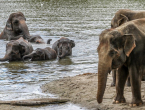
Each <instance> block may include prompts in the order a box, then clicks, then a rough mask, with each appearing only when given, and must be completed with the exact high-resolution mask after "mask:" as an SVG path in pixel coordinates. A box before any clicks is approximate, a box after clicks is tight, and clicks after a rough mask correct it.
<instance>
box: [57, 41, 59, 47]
mask: <svg viewBox="0 0 145 110" xmlns="http://www.w3.org/2000/svg"><path fill="white" fill-rule="evenodd" d="M59 43H60V40H58V41H57V47H58V48H59Z"/></svg>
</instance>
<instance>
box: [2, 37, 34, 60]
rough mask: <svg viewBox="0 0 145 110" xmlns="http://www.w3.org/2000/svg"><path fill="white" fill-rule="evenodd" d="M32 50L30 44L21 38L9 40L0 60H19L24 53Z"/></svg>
mask: <svg viewBox="0 0 145 110" xmlns="http://www.w3.org/2000/svg"><path fill="white" fill-rule="evenodd" d="M32 51H33V47H32V45H31V44H30V43H29V42H27V41H26V40H24V39H23V37H21V38H19V39H18V40H11V41H10V42H8V43H7V45H6V54H5V56H4V57H3V58H0V61H20V60H22V57H23V56H24V55H27V54H29V53H31V52H32Z"/></svg>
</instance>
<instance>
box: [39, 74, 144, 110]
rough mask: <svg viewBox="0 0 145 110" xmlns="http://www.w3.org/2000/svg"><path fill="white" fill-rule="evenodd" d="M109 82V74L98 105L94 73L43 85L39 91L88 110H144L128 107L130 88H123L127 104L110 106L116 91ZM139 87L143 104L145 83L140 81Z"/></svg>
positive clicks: (95, 75)
mask: <svg viewBox="0 0 145 110" xmlns="http://www.w3.org/2000/svg"><path fill="white" fill-rule="evenodd" d="M111 82H112V76H111V74H110V75H109V77H108V80H107V87H106V90H105V95H104V98H103V103H102V104H98V103H97V101H96V93H97V74H95V73H87V74H83V75H77V76H74V77H65V78H63V79H59V80H55V81H52V82H50V83H47V84H44V85H42V87H41V89H42V90H43V92H45V93H48V92H49V93H53V94H55V95H58V96H59V97H60V98H68V99H70V101H71V102H72V103H74V104H79V105H80V106H82V107H86V108H88V109H90V110H145V104H143V106H140V107H129V103H130V102H131V98H132V94H131V88H130V87H125V92H124V94H125V98H126V102H127V103H124V104H112V102H113V99H114V97H115V92H116V90H115V87H110V84H111ZM141 86H142V88H141V92H142V99H143V102H145V93H144V87H145V81H142V85H141Z"/></svg>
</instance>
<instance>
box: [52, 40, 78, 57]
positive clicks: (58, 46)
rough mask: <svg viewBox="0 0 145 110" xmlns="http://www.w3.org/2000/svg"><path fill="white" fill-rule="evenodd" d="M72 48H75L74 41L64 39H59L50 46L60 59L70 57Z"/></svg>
mask: <svg viewBox="0 0 145 110" xmlns="http://www.w3.org/2000/svg"><path fill="white" fill-rule="evenodd" d="M73 47H75V43H74V41H73V40H69V39H68V38H65V37H61V38H60V39H59V40H57V41H56V42H55V43H54V44H53V45H52V49H54V50H55V51H56V53H57V55H58V57H59V58H60V59H61V58H64V57H65V56H69V55H71V54H72V48H73Z"/></svg>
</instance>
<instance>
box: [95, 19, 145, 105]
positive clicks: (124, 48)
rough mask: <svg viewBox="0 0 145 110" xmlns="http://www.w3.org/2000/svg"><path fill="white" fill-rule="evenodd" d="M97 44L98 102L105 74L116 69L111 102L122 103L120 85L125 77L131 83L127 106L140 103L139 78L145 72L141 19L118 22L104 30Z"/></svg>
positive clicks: (144, 25)
mask: <svg viewBox="0 0 145 110" xmlns="http://www.w3.org/2000/svg"><path fill="white" fill-rule="evenodd" d="M99 42H100V43H99V46H98V49H97V51H98V56H99V62H98V91H97V101H98V103H102V101H103V96H104V92H105V88H106V83H107V76H108V73H110V71H111V70H113V69H116V70H117V74H116V96H115V98H114V102H113V103H114V104H118V103H125V102H126V99H125V97H124V87H125V83H126V80H127V78H128V76H129V77H130V82H131V91H132V101H131V103H130V106H140V105H142V104H143V101H142V98H141V78H142V74H143V73H144V71H145V61H144V60H145V45H144V44H145V18H142V19H136V20H132V21H129V22H127V23H124V24H122V25H121V26H119V27H117V28H115V29H108V30H104V31H103V32H102V33H101V34H100V37H99Z"/></svg>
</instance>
